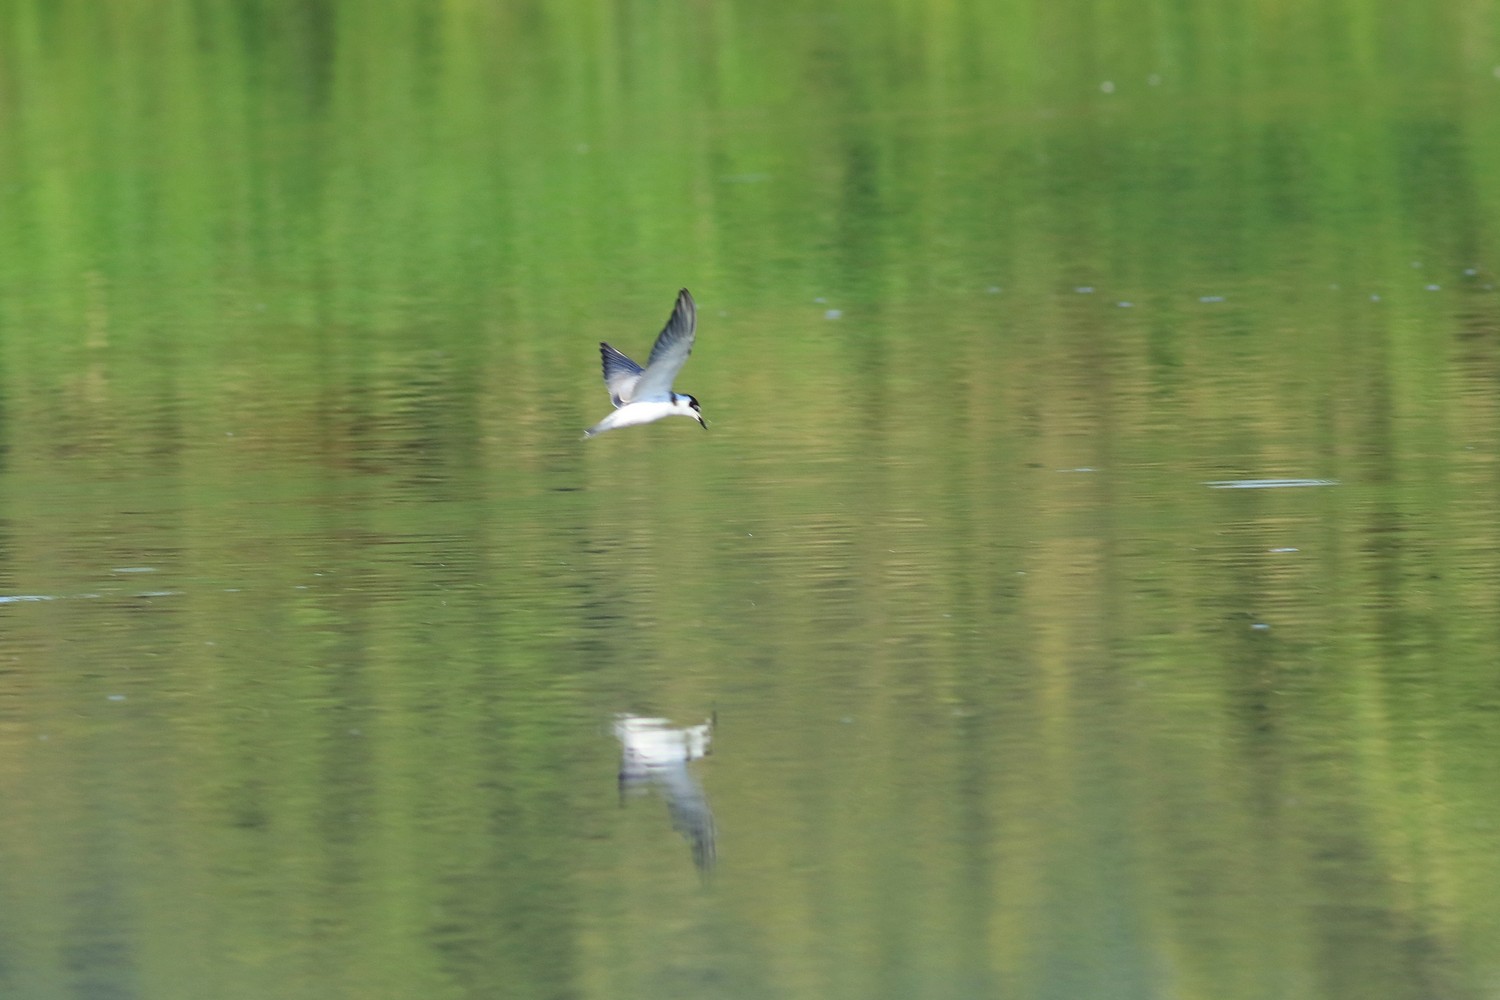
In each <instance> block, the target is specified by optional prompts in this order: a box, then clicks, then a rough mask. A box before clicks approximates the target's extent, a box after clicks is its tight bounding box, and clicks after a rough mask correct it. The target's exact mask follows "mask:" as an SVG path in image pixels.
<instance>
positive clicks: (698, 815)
mask: <svg viewBox="0 0 1500 1000" xmlns="http://www.w3.org/2000/svg"><path fill="white" fill-rule="evenodd" d="M715 722H716V716H715V717H710V718H708V719H707V720H705V721H704V722H703V723H702V724H700V725H697V726H686V727H682V728H677V727H674V726H673V725H672V723H671V720H669V719H654V718H648V717H645V716H640V715H629V714H625V713H621V714H619V715H616V716H615V736H616V737H617V738H618V739H619V741H620V747H621V751H622V755H621V759H620V804H621V805H622V806H623V805H624V804H625V796H626V794H627V793H629V794H640V793H641V792H644V791H645V790H646V788H647V786H648V785H650V784H653V783H654V784H655V785H656V786H657V787H658V788H660V789H661V793H662V796H663V797H664V798H665V799H666V800H667V812H668V813H669V814H670V815H671V817H672V828H673V829H674V830H676V831H677V832H678V833H680V834H682V835H683V837H685V838H687V842H688V844H689V845H690V846H691V847H692V849H693V863H694V864H696V865H697V866H698V870H699V871H700V872H702V873H703V874H704V875H707V874H708V873H709V871H711V870H712V869H713V866H714V817H713V813H712V812H710V811H709V808H708V800H707V799H706V798H705V797H704V795H703V786H702V785H700V784H698V781H697V779H696V778H694V777H693V775H692V774H691V772H689V771H688V763H689V762H690V761H695V760H698V759H699V758H700V757H706V756H708V754H709V752H710V749H711V748H710V743H711V741H712V740H713V731H714V724H715Z"/></svg>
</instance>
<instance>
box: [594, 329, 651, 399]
mask: <svg viewBox="0 0 1500 1000" xmlns="http://www.w3.org/2000/svg"><path fill="white" fill-rule="evenodd" d="M599 357H600V358H602V359H603V361H604V387H605V388H606V389H608V390H609V401H610V402H611V403H614V404H615V406H616V407H617V408H618V407H621V406H624V405H625V404H626V403H628V402H630V400H631V398H632V396H633V390H634V389H635V385H636V380H637V379H638V378H640V375H641V366H640V365H638V364H636V363H635V362H634V361H631V360H630V359H629V358H627V357H626V356H625V355H623V354H621V353H620V352H619V351H617V350H615V349H614V348H613V347H610V346H609V345H608V344H606V343H604V342H602V341H601V342H600V344H599Z"/></svg>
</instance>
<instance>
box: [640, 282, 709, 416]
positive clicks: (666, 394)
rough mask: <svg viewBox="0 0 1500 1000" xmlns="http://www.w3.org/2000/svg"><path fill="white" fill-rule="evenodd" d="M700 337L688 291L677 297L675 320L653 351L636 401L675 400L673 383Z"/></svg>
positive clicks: (664, 330)
mask: <svg viewBox="0 0 1500 1000" xmlns="http://www.w3.org/2000/svg"><path fill="white" fill-rule="evenodd" d="M697 333H698V310H697V307H695V306H694V305H693V297H692V296H691V295H689V294H688V290H687V289H686V288H684V289H683V290H682V291H680V292H678V293H677V306H676V308H674V309H673V310H672V318H671V319H669V320H667V325H666V326H665V327H664V328H663V329H662V331H661V333H660V334H659V335H658V336H657V338H656V344H655V346H653V347H652V348H651V358H650V360H648V361H647V362H646V370H645V371H644V372H642V373H641V377H640V379H639V380H638V381H637V382H636V383H635V386H634V387H633V388H632V390H631V399H632V400H642V399H655V400H661V401H667V400H670V399H671V398H672V380H673V379H675V378H676V377H677V373H678V372H680V371H682V366H683V365H685V364H687V359H688V355H689V354H692V353H693V338H694V337H695V336H697Z"/></svg>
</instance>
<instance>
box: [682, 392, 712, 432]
mask: <svg viewBox="0 0 1500 1000" xmlns="http://www.w3.org/2000/svg"><path fill="white" fill-rule="evenodd" d="M683 395H684V396H686V397H687V405H688V409H690V410H692V411H693V419H694V420H696V421H698V426H699V427H702V428H703V429H704V430H708V421H707V420H704V419H703V410H702V408H700V407H699V406H698V397H697V396H692V395H689V394H688V393H683Z"/></svg>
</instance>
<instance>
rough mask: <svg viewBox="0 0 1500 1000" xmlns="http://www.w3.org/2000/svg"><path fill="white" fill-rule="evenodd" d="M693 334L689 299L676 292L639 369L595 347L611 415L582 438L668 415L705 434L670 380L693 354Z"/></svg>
mask: <svg viewBox="0 0 1500 1000" xmlns="http://www.w3.org/2000/svg"><path fill="white" fill-rule="evenodd" d="M697 333H698V312H697V309H696V307H695V306H694V305H693V297H692V296H691V295H689V294H688V290H687V289H686V288H684V289H683V290H682V291H680V292H678V293H677V305H676V307H675V308H673V310H672V316H671V318H670V319H668V320H667V325H666V326H665V327H663V328H662V331H661V333H660V334H659V335H658V336H657V338H656V344H655V345H654V346H653V347H652V348H651V357H650V358H648V359H647V360H646V367H645V368H642V367H641V366H640V365H638V364H636V363H635V362H634V361H631V360H630V359H629V358H627V357H626V356H625V355H623V354H621V353H620V352H619V351H617V350H615V349H614V348H613V347H610V346H609V345H608V344H605V343H600V345H599V356H600V358H601V359H603V362H604V387H605V388H606V389H608V390H609V401H610V402H611V403H614V404H615V412H613V413H611V414H610V415H609V416H607V417H605V418H604V419H603V420H601V421H599V422H598V423H597V424H595V425H594V426H592V427H590V428H589V429H588V430H586V431H584V432H583V436H584V437H585V438H591V437H593V436H594V435H595V434H603V433H604V432H605V431H612V430H614V429H615V428H616V427H634V426H635V425H636V424H649V423H651V422H652V421H653V420H660V419H661V418H663V417H673V416H676V417H691V418H692V419H694V420H696V421H698V423H699V425H700V426H702V427H703V429H704V430H707V429H708V424H707V423H706V422H705V421H704V419H703V414H702V412H701V411H700V410H699V409H698V401H697V400H696V399H694V398H693V397H692V396H689V395H688V394H687V393H685V392H673V391H672V380H673V379H675V378H676V377H677V373H678V372H680V371H682V366H683V365H685V364H687V359H688V355H689V354H691V353H693V338H694V337H696V336H697Z"/></svg>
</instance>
